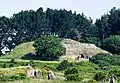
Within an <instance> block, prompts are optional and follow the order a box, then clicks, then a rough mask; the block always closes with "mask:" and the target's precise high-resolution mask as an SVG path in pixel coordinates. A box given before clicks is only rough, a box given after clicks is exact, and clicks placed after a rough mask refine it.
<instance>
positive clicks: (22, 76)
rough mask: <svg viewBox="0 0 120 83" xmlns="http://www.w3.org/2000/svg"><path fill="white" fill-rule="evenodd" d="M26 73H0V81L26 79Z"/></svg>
mask: <svg viewBox="0 0 120 83" xmlns="http://www.w3.org/2000/svg"><path fill="white" fill-rule="evenodd" d="M26 78H27V76H26V74H18V75H6V76H5V75H0V81H15V80H23V79H26Z"/></svg>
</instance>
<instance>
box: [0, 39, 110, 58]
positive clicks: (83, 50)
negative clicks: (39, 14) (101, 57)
mask: <svg viewBox="0 0 120 83" xmlns="http://www.w3.org/2000/svg"><path fill="white" fill-rule="evenodd" d="M33 43H34V42H26V43H22V44H20V45H18V46H16V48H15V49H14V50H13V51H11V52H10V53H9V54H7V55H5V56H2V57H0V58H4V59H11V58H16V59H20V58H22V57H23V56H24V55H27V54H30V53H32V54H34V53H35V48H34V47H33V46H32V45H33ZM61 43H62V45H63V46H64V47H65V48H66V56H65V57H67V58H75V57H76V56H78V55H80V54H86V55H95V54H98V53H108V52H107V51H104V50H102V49H100V48H98V47H96V46H95V45H94V44H88V43H80V42H77V41H74V40H71V39H63V41H62V42H61ZM26 59H27V58H26Z"/></svg>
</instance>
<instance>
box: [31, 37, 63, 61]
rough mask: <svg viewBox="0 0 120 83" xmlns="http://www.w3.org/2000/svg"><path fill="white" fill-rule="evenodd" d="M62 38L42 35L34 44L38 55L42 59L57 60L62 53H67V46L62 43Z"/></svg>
mask: <svg viewBox="0 0 120 83" xmlns="http://www.w3.org/2000/svg"><path fill="white" fill-rule="evenodd" d="M61 40H62V39H60V38H57V37H54V36H42V37H41V38H39V39H37V40H36V41H35V43H34V44H33V46H34V47H35V50H36V54H37V56H39V57H41V59H42V60H57V59H59V57H60V56H61V55H64V54H65V48H63V47H62V45H61Z"/></svg>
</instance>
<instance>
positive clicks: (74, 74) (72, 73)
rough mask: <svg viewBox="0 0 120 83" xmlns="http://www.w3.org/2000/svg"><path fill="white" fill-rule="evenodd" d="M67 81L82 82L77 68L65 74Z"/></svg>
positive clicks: (70, 69)
mask: <svg viewBox="0 0 120 83" xmlns="http://www.w3.org/2000/svg"><path fill="white" fill-rule="evenodd" d="M64 75H65V77H66V79H67V80H74V81H79V80H82V79H81V78H80V77H79V75H78V70H77V69H76V68H69V69H67V70H66V71H65V72H64Z"/></svg>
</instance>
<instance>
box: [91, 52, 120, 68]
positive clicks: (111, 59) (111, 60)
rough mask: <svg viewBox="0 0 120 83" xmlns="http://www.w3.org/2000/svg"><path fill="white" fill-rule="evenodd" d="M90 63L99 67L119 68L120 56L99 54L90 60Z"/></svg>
mask: <svg viewBox="0 0 120 83" xmlns="http://www.w3.org/2000/svg"><path fill="white" fill-rule="evenodd" d="M90 62H93V63H95V64H98V65H99V66H110V65H114V66H119V65H120V56H119V55H111V54H97V55H96V56H93V57H91V58H90Z"/></svg>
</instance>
